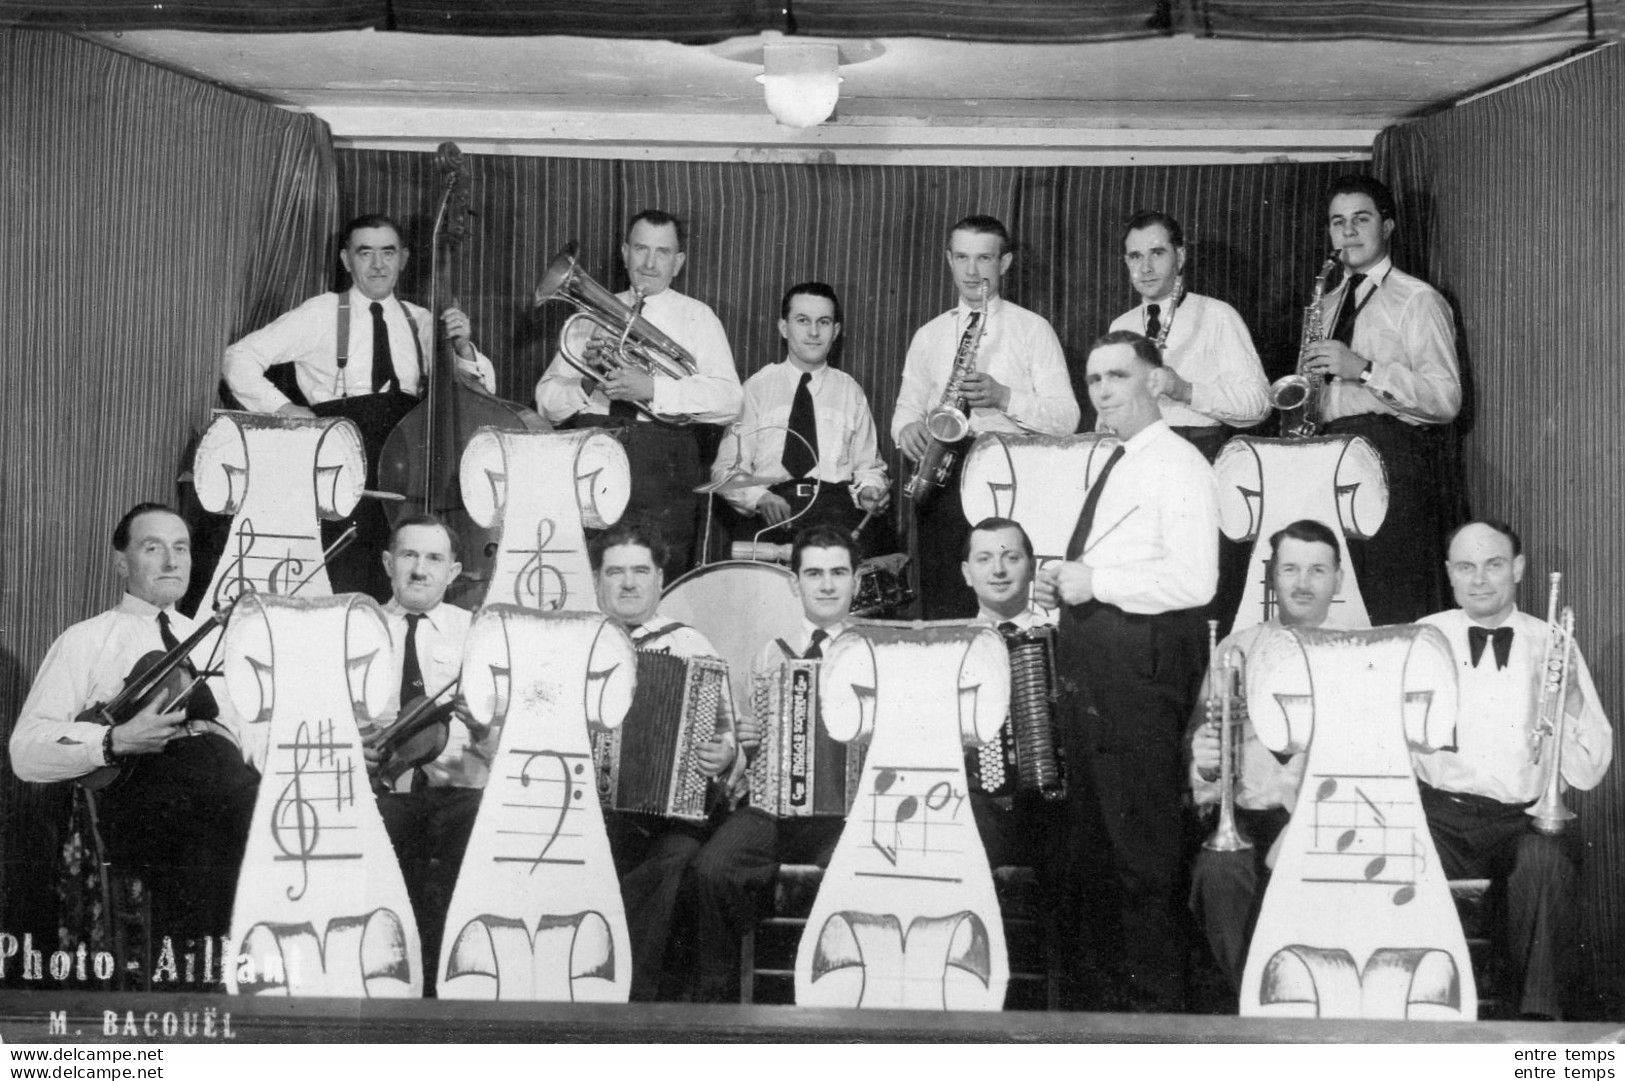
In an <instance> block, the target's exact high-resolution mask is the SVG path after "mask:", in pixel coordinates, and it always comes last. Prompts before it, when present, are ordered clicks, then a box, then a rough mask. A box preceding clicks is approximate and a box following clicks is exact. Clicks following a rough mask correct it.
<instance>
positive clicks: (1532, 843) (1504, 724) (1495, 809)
mask: <svg viewBox="0 0 1625 1081" xmlns="http://www.w3.org/2000/svg"><path fill="white" fill-rule="evenodd" d="M1445 569H1446V570H1447V571H1448V572H1449V574H1450V587H1451V589H1452V591H1453V592H1454V593H1455V596H1456V603H1457V604H1458V605H1459V606H1460V607H1457V608H1453V609H1451V610H1449V611H1446V612H1439V613H1436V614H1434V615H1430V616H1425V617H1423V619H1421V620H1420V622H1421V623H1424V624H1427V625H1430V626H1434V627H1437V628H1439V629H1440V630H1441V631H1443V632H1444V635H1445V637H1446V638H1447V639H1449V641H1450V648H1451V651H1452V652H1454V654H1455V656H1456V663H1457V664H1458V665H1459V667H1458V669H1457V672H1458V680H1457V697H1456V703H1457V705H1456V739H1455V748H1454V749H1452V750H1441V751H1433V752H1431V753H1420V752H1416V751H1413V752H1412V755H1411V761H1412V763H1413V764H1414V765H1415V767H1416V777H1417V781H1418V787H1419V788H1420V789H1421V793H1422V810H1423V811H1424V812H1425V813H1426V814H1427V820H1428V831H1429V832H1430V833H1431V834H1432V835H1433V844H1434V847H1435V848H1437V849H1438V851H1439V860H1440V862H1441V864H1442V865H1443V867H1444V872H1445V875H1446V876H1447V877H1449V878H1493V879H1504V880H1505V883H1506V906H1505V912H1506V920H1507V934H1506V939H1507V955H1508V959H1509V961H1510V964H1511V977H1512V979H1511V981H1510V982H1511V983H1512V985H1513V986H1515V987H1519V988H1521V993H1520V995H1519V998H1518V1006H1517V1012H1518V1014H1519V1015H1520V1016H1523V1017H1527V1018H1543V1019H1555V1018H1560V1017H1562V1014H1563V989H1564V987H1565V986H1566V985H1567V984H1568V983H1569V982H1570V975H1571V971H1572V967H1573V959H1574V951H1575V930H1576V910H1575V891H1576V888H1577V886H1578V879H1579V856H1580V844H1579V839H1578V838H1577V837H1576V836H1575V831H1574V830H1572V829H1569V830H1567V831H1564V829H1563V825H1564V824H1563V822H1562V821H1561V820H1560V819H1561V817H1562V815H1563V813H1564V812H1563V811H1562V810H1558V812H1557V815H1556V816H1555V817H1556V818H1557V819H1559V820H1554V819H1553V817H1552V816H1551V811H1552V809H1553V808H1554V807H1555V808H1559V809H1560V808H1561V807H1562V803H1561V793H1562V791H1563V789H1564V788H1565V787H1573V788H1579V789H1589V788H1593V787H1595V786H1596V784H1597V782H1599V781H1601V780H1602V777H1603V774H1604V773H1606V772H1607V771H1608V764H1609V762H1610V761H1611V760H1612V758H1613V729H1612V728H1611V727H1610V726H1609V724H1608V718H1607V716H1606V715H1605V714H1604V713H1603V711H1602V706H1601V704H1600V703H1599V701H1598V699H1597V689H1596V687H1595V686H1593V684H1592V682H1591V673H1590V671H1589V670H1588V669H1587V668H1586V664H1585V660H1584V659H1583V658H1582V657H1581V656H1580V653H1579V651H1578V650H1575V649H1571V648H1567V643H1565V642H1564V640H1563V637H1562V636H1561V633H1559V635H1558V636H1557V642H1556V647H1555V648H1554V646H1553V638H1554V634H1553V627H1552V624H1551V623H1550V622H1548V621H1543V620H1540V619H1537V618H1535V617H1534V616H1531V615H1528V614H1527V613H1525V612H1522V611H1519V610H1518V606H1517V593H1518V583H1519V582H1521V581H1522V580H1523V573H1524V556H1523V543H1522V541H1521V540H1520V539H1519V538H1518V534H1517V533H1516V532H1514V531H1513V529H1512V527H1511V526H1508V525H1507V524H1506V523H1504V522H1497V521H1493V520H1489V519H1481V520H1477V521H1472V522H1468V523H1467V524H1466V525H1463V526H1461V527H1459V528H1458V529H1457V530H1456V531H1455V532H1454V533H1452V534H1451V535H1450V543H1449V559H1448V561H1447V562H1446V564H1445ZM1554 592H1555V584H1554ZM1553 599H1554V602H1555V597H1554V598H1553ZM1554 614H1555V613H1554ZM1548 681H1550V682H1549V683H1548ZM1554 690H1555V692H1556V693H1554ZM1543 701H1544V702H1546V703H1547V704H1548V708H1549V710H1550V713H1551V716H1543V715H1542V714H1543V712H1544V711H1543V708H1542V703H1543ZM1548 725H1549V726H1550V727H1549V729H1548V731H1546V732H1543V729H1547V728H1548ZM1554 768H1556V769H1558V770H1559V774H1558V776H1556V777H1554V776H1552V772H1551V771H1552V770H1553V769H1554ZM1532 816H1536V817H1532ZM1532 825H1533V826H1534V827H1535V828H1533V829H1531V826H1532Z"/></svg>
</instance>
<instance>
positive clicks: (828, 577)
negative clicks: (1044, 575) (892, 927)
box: [686, 525, 857, 1002]
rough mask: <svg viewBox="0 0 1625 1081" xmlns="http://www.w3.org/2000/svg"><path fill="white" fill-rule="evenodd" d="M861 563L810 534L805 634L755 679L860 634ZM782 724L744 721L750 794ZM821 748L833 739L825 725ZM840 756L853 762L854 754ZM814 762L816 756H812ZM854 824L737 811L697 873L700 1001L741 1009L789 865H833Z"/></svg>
mask: <svg viewBox="0 0 1625 1081" xmlns="http://www.w3.org/2000/svg"><path fill="white" fill-rule="evenodd" d="M856 565H857V553H856V551H854V549H853V542H852V538H851V535H850V534H849V533H848V532H847V531H845V530H842V529H837V528H835V527H833V526H830V525H815V526H809V527H808V528H807V529H804V530H802V531H801V532H800V533H798V534H797V535H796V539H795V543H794V545H793V547H792V549H791V555H790V569H791V570H792V571H793V572H794V573H795V576H796V577H795V582H794V584H793V585H792V588H793V589H794V590H795V594H796V596H797V598H799V599H800V601H801V612H802V619H801V629H800V630H799V631H798V632H797V633H796V634H795V635H794V636H792V637H790V638H788V639H785V638H777V639H774V640H773V641H771V642H766V643H763V645H762V649H761V652H760V653H759V654H758V655H757V657H756V662H755V664H754V665H753V666H752V669H751V672H752V675H753V676H757V675H765V674H770V673H773V672H776V671H777V670H778V669H779V666H780V665H781V664H783V663H784V662H785V661H786V660H795V659H798V658H807V659H814V660H817V659H821V658H822V657H823V656H824V650H825V647H827V646H828V645H829V643H830V642H833V641H834V640H835V639H836V638H838V637H840V635H841V634H842V633H843V632H844V631H845V630H846V629H847V627H849V626H851V612H852V592H853V589H854V587H855V586H856V577H855V568H856ZM774 720H775V719H771V718H764V717H757V716H754V714H753V712H752V711H749V710H747V711H745V713H743V714H742V715H741V719H740V727H739V746H740V748H741V750H743V751H744V755H743V756H741V760H740V761H739V762H738V763H736V766H735V769H734V782H735V783H734V785H733V787H734V788H735V789H736V791H737V790H742V789H743V788H744V783H743V782H744V777H743V773H744V770H745V768H746V763H747V760H748V759H749V758H753V757H754V756H755V754H756V751H757V749H758V748H759V747H760V746H761V741H762V731H763V726H764V725H766V724H770V723H774ZM819 738H821V739H827V738H828V737H827V735H825V733H824V732H823V730H822V726H821V725H820V730H819ZM838 747H839V752H838V754H837V755H836V756H833V757H839V758H841V759H843V760H844V758H845V754H846V746H845V745H838ZM809 753H811V752H809ZM845 824H846V818H845V816H843V815H829V814H813V815H807V816H805V817H790V818H779V817H777V816H775V815H774V814H772V813H771V812H770V811H768V810H766V809H764V808H761V807H755V806H751V805H750V804H749V803H748V802H747V803H746V804H744V805H742V806H739V807H737V808H736V809H735V810H734V811H733V813H732V814H730V815H729V816H728V817H727V819H726V820H724V821H723V823H722V824H721V825H720V826H718V827H717V831H716V833H715V834H714V835H713V836H712V837H711V839H710V840H709V841H707V842H706V844H705V847H704V848H702V849H701V850H700V853H699V855H697V856H696V857H695V858H694V862H693V863H692V864H691V865H690V867H689V882H688V885H687V887H686V896H687V897H688V900H689V903H688V904H687V906H686V909H687V911H688V913H689V917H690V919H691V921H692V926H693V927H694V934H693V950H692V953H693V956H692V958H691V961H692V970H693V972H694V978H695V990H694V997H695V999H696V1000H698V1001H701V1002H730V1001H735V1002H736V1001H738V993H739V990H738V975H739V942H740V940H741V939H742V938H743V937H744V935H745V932H747V931H749V930H750V929H751V928H752V927H753V926H755V923H756V919H757V917H758V915H759V913H760V910H761V907H762V905H763V904H764V903H765V902H766V901H767V900H768V899H769V898H770V897H771V894H772V889H773V881H774V878H775V877H776V876H777V875H778V873H779V864H781V863H814V864H817V865H818V866H820V867H827V866H828V865H829V860H830V856H831V855H833V854H834V852H835V845H836V842H838V841H839V840H840V838H841V830H842V828H843V827H844V825H845Z"/></svg>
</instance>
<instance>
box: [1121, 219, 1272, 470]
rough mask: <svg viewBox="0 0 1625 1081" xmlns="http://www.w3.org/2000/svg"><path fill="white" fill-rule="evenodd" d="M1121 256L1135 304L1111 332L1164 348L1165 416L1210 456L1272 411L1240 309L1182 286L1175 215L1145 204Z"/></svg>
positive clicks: (1160, 402)
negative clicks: (1146, 207)
mask: <svg viewBox="0 0 1625 1081" xmlns="http://www.w3.org/2000/svg"><path fill="white" fill-rule="evenodd" d="M1123 262H1124V264H1125V265H1126V266H1127V267H1128V278H1129V284H1131V285H1133V286H1134V290H1135V292H1137V293H1139V294H1140V303H1139V306H1138V307H1135V308H1131V309H1129V310H1128V311H1126V312H1124V313H1123V314H1122V315H1119V316H1118V317H1117V318H1116V319H1113V320H1112V325H1111V327H1110V328H1109V329H1111V330H1134V331H1138V332H1140V333H1141V334H1144V335H1145V336H1146V337H1147V338H1150V339H1151V340H1152V341H1153V342H1155V343H1156V344H1157V348H1158V349H1160V350H1161V351H1162V363H1163V367H1164V369H1165V371H1166V372H1167V375H1166V377H1165V379H1164V383H1165V385H1166V390H1164V392H1163V394H1162V396H1161V397H1159V398H1158V399H1157V407H1158V409H1160V410H1161V412H1162V419H1163V420H1165V421H1167V422H1168V426H1169V427H1170V428H1172V429H1173V430H1174V431H1175V432H1177V433H1178V434H1180V435H1182V436H1184V437H1185V438H1186V439H1188V440H1190V441H1191V443H1192V444H1194V445H1195V447H1196V449H1197V450H1200V451H1201V452H1202V456H1203V457H1204V458H1206V459H1207V460H1208V461H1209V462H1212V461H1213V459H1214V458H1215V457H1217V455H1218V453H1219V448H1220V447H1222V446H1223V445H1224V441H1225V439H1227V438H1228V437H1229V435H1230V428H1251V427H1253V426H1254V425H1255V424H1257V423H1259V422H1260V421H1262V420H1263V419H1264V418H1265V417H1267V416H1269V412H1270V401H1269V382H1268V380H1266V379H1265V378H1264V367H1263V365H1262V364H1260V363H1259V360H1258V351H1257V350H1256V349H1254V348H1253V339H1252V335H1250V334H1248V333H1247V324H1246V323H1243V322H1242V321H1241V316H1240V314H1238V313H1237V311H1236V309H1234V308H1232V307H1231V306H1230V305H1228V304H1226V303H1225V302H1224V301H1222V300H1215V299H1214V298H1212V297H1205V296H1202V295H1200V294H1198V293H1191V292H1187V291H1185V289H1184V272H1185V232H1184V230H1183V229H1182V228H1181V227H1180V224H1179V222H1178V221H1177V220H1176V219H1175V218H1173V217H1172V216H1171V215H1168V214H1164V213H1162V212H1161V211H1157V210H1145V211H1141V212H1140V213H1138V214H1136V215H1134V217H1133V218H1131V219H1129V223H1128V225H1127V227H1126V228H1125V229H1124V231H1123Z"/></svg>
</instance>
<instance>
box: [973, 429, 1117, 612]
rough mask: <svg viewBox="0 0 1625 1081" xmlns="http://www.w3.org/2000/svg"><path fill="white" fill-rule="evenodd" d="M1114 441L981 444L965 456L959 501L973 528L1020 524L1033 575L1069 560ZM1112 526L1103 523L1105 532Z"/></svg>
mask: <svg viewBox="0 0 1625 1081" xmlns="http://www.w3.org/2000/svg"><path fill="white" fill-rule="evenodd" d="M1119 442H1120V441H1119V440H1118V438H1117V437H1116V436H1115V435H1111V434H1109V433H1106V432H1084V433H1081V434H1078V435H1064V436H1056V435H1011V434H1008V433H1004V432H998V433H991V434H988V435H984V436H981V437H980V438H978V439H977V440H976V442H975V444H974V445H972V447H971V449H970V453H969V454H967V455H966V456H965V468H964V470H963V472H962V473H961V475H960V478H959V501H960V505H961V506H962V507H963V508H964V510H965V519H966V520H967V521H969V522H970V523H971V524H972V525H974V524H975V523H977V522H979V521H981V520H982V519H983V518H991V517H999V518H1010V519H1013V520H1014V521H1017V522H1020V523H1021V528H1022V529H1024V530H1026V532H1027V536H1028V537H1030V538H1031V539H1032V542H1033V557H1034V559H1033V570H1034V572H1035V573H1036V572H1037V571H1038V570H1039V569H1041V568H1043V567H1044V566H1046V565H1048V564H1050V563H1055V562H1058V561H1060V560H1062V559H1065V558H1066V546H1067V544H1068V543H1069V542H1070V541H1071V540H1072V530H1073V529H1075V528H1076V527H1077V524H1078V516H1079V515H1080V514H1082V513H1083V501H1084V498H1085V497H1086V496H1087V495H1088V494H1089V486H1090V485H1091V484H1093V483H1094V482H1095V478H1096V477H1098V476H1099V475H1100V471H1101V470H1102V469H1105V468H1106V461H1107V459H1109V458H1110V457H1111V455H1112V451H1113V450H1115V449H1116V448H1117V446H1118V444H1119ZM1111 524H1112V523H1109V522H1101V523H1100V530H1099V531H1097V535H1098V533H1099V532H1103V531H1104V530H1105V529H1106V528H1107V527H1109V526H1110V525H1111ZM1039 611H1040V614H1041V615H1042V617H1043V618H1042V620H1041V622H1044V623H1054V622H1055V621H1056V620H1057V619H1058V618H1059V616H1060V614H1059V613H1058V612H1056V611H1055V610H1054V609H1048V608H1044V609H1040V610H1039Z"/></svg>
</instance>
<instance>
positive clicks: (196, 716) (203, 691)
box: [158, 612, 220, 721]
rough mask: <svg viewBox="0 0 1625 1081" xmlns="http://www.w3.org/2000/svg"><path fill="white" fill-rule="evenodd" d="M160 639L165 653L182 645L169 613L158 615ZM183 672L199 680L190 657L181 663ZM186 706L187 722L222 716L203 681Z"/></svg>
mask: <svg viewBox="0 0 1625 1081" xmlns="http://www.w3.org/2000/svg"><path fill="white" fill-rule="evenodd" d="M158 638H159V640H160V641H162V642H163V643H164V649H165V651H168V650H172V649H174V648H176V647H177V646H179V645H180V644H181V643H180V640H179V639H178V638H176V637H175V632H174V631H172V630H170V629H169V613H168V612H159V613H158ZM181 670H182V671H183V672H185V673H186V674H187V675H188V676H190V677H192V678H193V679H196V678H197V669H196V668H194V667H193V666H192V660H191V658H190V657H188V658H187V659H186V660H183V661H182V662H181ZM188 682H190V680H188ZM185 705H186V719H187V720H192V721H197V720H203V721H212V720H214V719H215V718H216V717H218V716H220V703H219V702H216V701H215V700H214V692H213V691H211V690H210V689H209V685H208V684H207V683H205V682H203V681H202V680H198V681H197V685H196V686H194V687H193V688H192V690H191V693H189V694H188V695H187V696H186V703H185ZM174 707H175V703H174V702H171V703H169V704H168V705H167V706H166V707H165V708H166V709H173V708H174Z"/></svg>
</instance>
